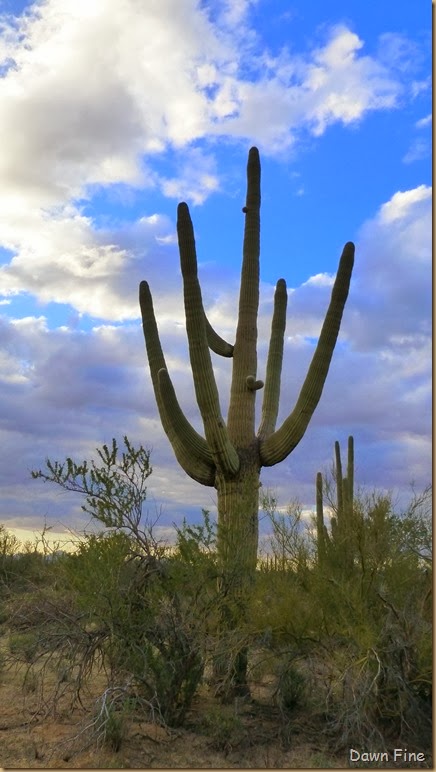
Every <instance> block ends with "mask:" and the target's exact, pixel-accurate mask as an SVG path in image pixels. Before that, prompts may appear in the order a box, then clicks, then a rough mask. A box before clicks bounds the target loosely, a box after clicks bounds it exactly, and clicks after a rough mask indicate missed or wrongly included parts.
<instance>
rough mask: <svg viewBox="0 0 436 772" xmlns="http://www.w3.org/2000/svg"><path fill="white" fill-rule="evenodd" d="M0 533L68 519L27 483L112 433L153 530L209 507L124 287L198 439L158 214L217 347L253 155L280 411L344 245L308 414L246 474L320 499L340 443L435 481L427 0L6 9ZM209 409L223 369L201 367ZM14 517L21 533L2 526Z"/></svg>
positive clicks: (1, 55) (1, 71) (302, 369)
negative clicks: (184, 225)
mask: <svg viewBox="0 0 436 772" xmlns="http://www.w3.org/2000/svg"><path fill="white" fill-rule="evenodd" d="M0 13H1V16H0V75H1V78H0V144H1V147H2V154H1V158H0V199H1V200H0V204H1V207H0V212H1V214H0V356H1V359H2V363H1V369H0V389H1V400H0V416H1V423H0V429H1V437H2V441H1V451H0V452H1V455H2V458H1V460H0V480H1V485H0V522H4V523H5V525H6V526H7V527H9V528H12V529H15V530H16V531H17V533H19V534H20V533H24V530H23V529H30V531H32V530H33V529H36V530H37V529H38V528H40V526H41V524H42V522H43V521H44V518H46V519H47V522H48V523H49V524H51V525H53V528H54V531H56V532H57V533H58V532H59V533H61V532H62V530H63V529H64V528H65V527H67V526H68V527H74V528H79V529H80V527H81V526H82V525H83V523H84V520H83V518H82V516H81V513H80V502H79V501H78V500H77V498H74V497H70V496H68V495H66V494H61V493H60V492H59V491H56V489H50V488H49V486H44V485H42V484H41V483H38V482H35V481H32V480H31V479H30V470H31V469H34V468H39V467H41V466H42V465H43V464H44V459H45V458H46V457H47V456H48V457H50V458H52V459H59V460H62V459H63V458H65V456H66V455H70V456H73V457H74V458H77V459H78V460H81V459H83V458H85V457H86V458H89V457H91V456H92V454H93V451H94V449H95V447H96V446H99V445H101V444H102V443H103V442H108V441H110V439H111V438H112V437H113V436H115V437H117V438H121V437H122V436H123V435H124V434H126V433H127V434H128V436H129V438H130V439H131V440H132V441H133V442H136V443H139V442H142V443H143V444H144V445H145V446H146V447H151V448H152V462H153V466H154V472H153V475H152V477H151V478H150V481H149V482H150V485H149V492H150V508H151V510H154V508H155V507H157V508H160V507H162V511H163V515H162V519H161V526H162V528H165V527H166V525H168V524H171V523H172V522H173V521H179V520H180V519H181V518H182V517H183V516H185V515H186V516H187V517H188V518H191V519H195V518H197V517H198V515H199V513H200V511H201V508H202V507H207V508H209V509H212V511H213V509H214V497H213V494H214V491H213V489H208V488H202V487H201V486H199V485H197V484H196V483H195V482H193V481H192V480H190V478H187V477H186V475H185V474H184V472H183V471H182V470H181V469H179V467H178V465H177V462H176V461H175V459H174V457H173V454H172V450H171V447H170V445H169V442H168V440H167V438H166V436H165V435H164V433H163V431H162V429H161V427H160V424H159V420H158V416H157V410H156V407H155V402H154V396H153V393H152V389H151V383H150V378H149V372H148V365H147V363H146V360H145V352H144V344H143V339H142V331H141V325H140V318H139V307H138V301H137V290H138V284H139V281H140V280H141V279H147V280H148V281H149V283H150V286H151V290H152V293H153V297H154V300H155V309H156V313H157V318H158V324H159V328H160V332H161V338H162V344H163V348H164V351H165V353H166V355H167V361H168V363H169V367H170V369H171V376H172V379H173V382H174V384H175V386H176V390H177V393H178V396H179V399H180V402H181V404H182V406H183V407H184V409H185V411H186V413H187V415H188V417H189V419H190V420H191V421H192V422H193V423H194V424H195V425H196V428H197V429H199V430H200V429H201V424H200V421H199V417H198V411H197V408H196V405H195V398H194V391H193V384H192V379H191V377H190V368H189V364H188V360H187V346H186V338H185V331H184V326H183V321H184V318H183V308H182V298H181V277H180V271H179V263H178V251H177V243H176V239H175V216H176V207H177V203H178V202H179V201H180V200H186V201H187V202H188V204H189V205H190V208H191V213H192V218H193V221H194V227H195V231H196V240H197V252H198V259H199V270H200V278H201V282H202V288H203V297H204V300H205V305H206V306H207V310H208V315H209V317H210V318H211V321H212V322H213V324H214V325H215V326H216V328H217V329H218V331H219V332H221V334H223V335H224V336H225V337H227V338H230V339H231V338H232V337H233V334H234V329H235V317H234V310H235V307H236V303H237V293H238V289H239V271H240V265H241V243H242V228H243V215H242V213H241V208H242V206H243V205H244V202H245V166H246V157H247V152H248V149H249V147H250V146H251V145H257V146H258V147H259V150H260V154H261V163H262V210H261V223H262V224H261V229H262V230H261V305H260V313H259V371H258V376H259V377H263V372H264V368H265V361H266V344H267V340H268V337H269V325H270V318H271V300H272V294H273V288H274V285H275V282H276V281H277V279H278V278H280V277H283V278H285V279H286V281H287V284H288V290H289V304H288V324H287V338H286V345H285V359H284V368H283V381H282V394H281V403H280V414H279V420H280V417H281V418H282V419H283V418H284V417H285V416H286V415H287V414H288V412H289V411H290V410H291V409H292V407H293V404H294V402H295V399H296V397H297V395H298V390H299V387H300V385H301V383H302V381H303V379H304V377H305V373H306V369H307V365H308V362H309V361H310V356H311V353H312V351H313V345H314V342H315V341H316V338H317V336H318V334H319V330H320V327H321V324H322V320H323V317H324V313H325V310H326V307H327V304H328V299H329V294H330V291H331V283H332V280H333V277H334V274H335V271H336V267H337V262H338V259H339V256H340V252H341V249H342V246H343V244H344V243H345V242H346V241H348V240H353V241H355V243H356V264H355V270H354V275H353V280H352V285H351V290H350V296H349V300H348V303H347V307H346V310H345V314H344V319H343V326H342V332H341V337H340V341H339V344H338V346H337V350H336V352H335V355H334V359H333V364H332V366H331V369H330V373H329V377H328V379H327V384H326V387H325V390H324V394H323V397H322V399H321V402H320V405H319V406H318V408H317V411H316V413H315V415H314V417H313V420H312V423H311V424H310V426H309V428H308V430H307V433H306V435H305V437H304V439H303V440H302V441H301V443H300V445H299V446H298V447H297V448H296V450H295V451H294V452H293V453H292V454H291V456H289V457H288V459H287V460H286V461H285V462H283V463H282V464H281V465H279V466H277V467H273V468H271V469H268V470H265V473H264V474H263V477H262V480H263V484H264V485H265V486H266V487H272V488H274V489H275V491H276V494H277V496H278V498H279V501H280V503H281V504H283V505H285V504H286V502H287V501H289V500H291V499H294V498H295V497H298V498H299V499H300V500H301V502H302V504H303V506H304V507H307V508H311V507H312V506H313V504H314V480H315V475H316V472H317V471H318V470H325V469H326V468H328V467H329V466H330V463H331V458H332V452H333V443H334V441H335V440H336V439H339V440H340V441H341V442H342V443H343V446H344V447H345V444H346V438H347V436H348V435H349V434H353V435H354V436H355V443H356V464H357V471H356V479H357V480H358V481H359V482H360V483H361V484H362V485H365V486H367V487H369V488H371V487H373V486H375V487H377V488H381V489H383V490H390V491H392V492H393V493H394V496H395V497H397V499H398V500H399V501H405V500H407V496H408V491H409V485H410V483H411V482H412V481H414V482H415V484H416V486H417V488H418V489H419V488H422V487H424V486H425V485H426V484H427V483H428V481H429V479H430V463H431V460H430V453H431V429H430V410H431V408H430V404H431V392H430V379H431V374H430V373H431V365H430V357H431V348H430V334H431V329H430V326H431V325H430V313H431V267H430V266H431V262H430V261H431V235H430V234H431V225H430V223H431V188H430V185H431V158H430V154H431V91H430V72H431V70H430V67H431V65H430V51H431V37H430V36H431V6H430V3H424V2H422V0H420V1H419V2H416V3H410V2H405V1H404V0H403V2H399V3H396V4H395V5H394V4H392V3H391V2H388V1H387V0H383V2H379V3H377V4H369V3H361V2H354V1H350V0H347V1H345V0H335V1H334V2H331V1H330V2H328V3H326V2H321V1H320V2H310V3H308V2H304V1H303V0H296V2H289V0H288V1H287V2H283V1H282V0H210V2H200V1H199V0H184V1H183V3H182V2H180V0H158V1H157V0H156V2H154V1H153V2H152V1H150V2H148V3H143V2H140V0H124V2H120V1H119V0H104V1H103V0H93V2H92V3H89V2H88V1H87V2H85V0H45V1H44V2H42V1H41V2H36V3H34V4H30V3H25V2H22V1H21V2H16V1H15V0H3V2H0ZM214 366H215V372H216V378H217V383H218V387H219V392H220V397H221V407H222V410H223V412H224V414H225V412H226V406H227V395H228V388H229V383H230V367H229V361H227V360H226V361H223V360H221V361H220V360H218V359H216V360H215V359H214ZM20 529H21V530H20Z"/></svg>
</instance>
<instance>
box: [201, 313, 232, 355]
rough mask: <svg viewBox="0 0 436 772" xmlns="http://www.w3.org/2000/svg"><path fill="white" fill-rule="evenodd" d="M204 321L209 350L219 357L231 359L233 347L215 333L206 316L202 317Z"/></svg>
mask: <svg viewBox="0 0 436 772" xmlns="http://www.w3.org/2000/svg"><path fill="white" fill-rule="evenodd" d="M204 321H205V322H206V336H207V342H208V344H209V348H210V349H212V351H213V352H214V353H215V354H218V355H219V356H222V357H232V356H233V350H234V346H232V344H231V343H227V341H226V340H224V338H222V337H221V336H220V335H218V333H217V332H215V330H214V329H213V327H212V325H211V323H210V322H209V319H208V318H207V316H206V314H205V315H204Z"/></svg>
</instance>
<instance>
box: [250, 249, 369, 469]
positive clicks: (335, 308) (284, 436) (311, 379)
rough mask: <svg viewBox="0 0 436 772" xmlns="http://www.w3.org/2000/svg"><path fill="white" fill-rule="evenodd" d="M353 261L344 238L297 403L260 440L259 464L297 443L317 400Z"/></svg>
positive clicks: (278, 456) (276, 459)
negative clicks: (318, 333)
mask: <svg viewBox="0 0 436 772" xmlns="http://www.w3.org/2000/svg"><path fill="white" fill-rule="evenodd" d="M353 264H354V244H353V243H352V242H348V243H347V244H345V247H344V249H343V252H342V256H341V259H340V262H339V268H338V272H337V275H336V280H335V283H334V285H333V290H332V295H331V299H330V305H329V308H328V311H327V314H326V317H325V320H324V324H323V326H322V329H321V334H320V336H319V340H318V345H317V347H316V349H315V353H314V355H313V358H312V362H311V363H310V367H309V370H308V373H307V376H306V379H305V381H304V383H303V386H302V388H301V391H300V395H299V397H298V400H297V403H296V405H295V407H294V409H293V411H292V413H291V414H290V415H289V416H288V417H287V418H286V419H285V421H284V422H283V424H282V425H281V427H280V428H279V429H278V430H277V431H275V432H274V433H273V434H271V435H270V436H269V437H267V439H266V440H265V441H264V442H261V443H260V459H261V463H262V465H263V466H273V465H274V464H278V463H279V462H280V461H283V459H284V458H286V457H287V456H288V455H289V453H291V451H292V450H293V449H294V448H295V447H296V445H298V443H299V442H300V440H301V438H302V437H303V435H304V432H305V431H306V428H307V425H308V423H309V421H310V419H311V417H312V415H313V412H314V410H315V408H316V406H317V404H318V402H319V400H320V397H321V394H322V390H323V387H324V383H325V379H326V377H327V373H328V370H329V367H330V362H331V359H332V355H333V351H334V348H335V345H336V340H337V337H338V334H339V328H340V325H341V319H342V314H343V310H344V306H345V302H346V300H347V297H348V290H349V287H350V280H351V273H352V270H353Z"/></svg>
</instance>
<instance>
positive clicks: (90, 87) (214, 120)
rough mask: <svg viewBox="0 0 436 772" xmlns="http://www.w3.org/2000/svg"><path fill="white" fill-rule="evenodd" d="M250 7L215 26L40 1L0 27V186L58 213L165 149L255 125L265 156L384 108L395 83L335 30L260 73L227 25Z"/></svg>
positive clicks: (257, 61)
mask: <svg viewBox="0 0 436 772" xmlns="http://www.w3.org/2000/svg"><path fill="white" fill-rule="evenodd" d="M250 5H251V4H250V3H248V2H240V3H238V4H235V3H230V4H224V5H223V12H222V14H221V15H219V16H218V19H217V20H216V21H214V20H212V18H211V17H209V16H208V13H207V7H202V6H201V5H200V4H199V3H198V2H196V0H189V2H185V3H183V7H182V5H181V4H180V3H179V2H177V0H161V2H159V3H148V4H147V5H146V6H145V7H144V5H143V4H142V3H140V2H138V0H127V1H126V2H125V3H122V4H120V3H118V2H116V1H115V0H110V1H109V3H108V2H107V0H106V2H104V3H102V2H98V0H97V1H96V2H94V3H92V4H90V3H84V2H72V0H45V1H44V2H40V3H35V4H34V5H33V6H31V8H30V10H29V11H28V13H27V14H25V15H24V16H22V17H20V18H19V19H18V20H14V22H13V23H12V22H11V21H9V22H8V17H3V22H2V24H3V31H4V38H3V46H2V49H3V50H2V52H1V53H2V58H3V62H4V68H5V74H4V76H3V78H2V79H1V84H0V95H1V105H2V107H1V112H0V140H1V144H2V146H3V147H7V148H8V152H7V153H4V154H2V159H1V164H0V178H1V180H2V183H3V185H2V187H3V186H4V185H6V187H7V189H8V191H9V194H10V195H14V196H18V197H20V196H21V195H23V191H25V194H26V196H29V197H30V198H31V200H33V201H34V202H35V203H38V204H39V205H41V206H48V205H53V204H55V203H56V204H59V203H62V202H65V200H68V199H70V198H72V197H75V196H78V195H80V194H81V193H83V191H84V190H85V189H86V187H87V186H89V185H92V184H93V183H99V184H105V185H108V184H111V183H113V182H116V181H123V182H127V183H129V184H131V185H142V184H145V183H146V177H147V174H146V173H145V172H144V169H143V168H142V165H141V158H142V157H143V156H144V155H146V156H149V157H151V158H152V157H153V155H155V154H156V153H160V152H162V151H163V150H165V148H167V147H168V146H175V147H181V146H184V145H186V144H188V143H190V142H192V141H195V140H197V139H199V138H204V137H207V136H208V135H209V136H210V135H221V136H223V135H224V136H225V135H230V136H235V137H244V138H249V139H252V138H253V122H252V120H251V119H252V116H253V115H255V116H256V121H255V124H254V125H255V126H256V139H257V140H258V141H259V142H261V143H262V144H263V150H264V151H265V152H268V150H274V149H276V148H277V147H279V146H280V145H281V146H282V147H283V144H288V145H289V144H292V142H293V141H294V134H295V132H296V130H297V126H303V127H304V126H306V127H309V128H310V129H311V130H313V131H314V132H315V133H317V134H320V133H322V132H323V131H324V130H325V129H326V128H327V126H328V125H330V124H331V123H334V122H336V121H341V122H343V123H349V122H351V121H354V120H357V119H358V118H360V117H362V116H363V114H364V113H365V112H367V111H368V110H372V109H380V108H386V107H393V106H394V105H395V104H396V101H397V98H398V96H399V94H400V93H402V91H403V86H402V84H401V81H400V79H399V78H398V77H396V76H395V73H392V72H391V69H390V66H389V63H384V64H383V63H381V62H380V61H378V60H377V59H376V58H374V57H371V56H369V55H364V54H362V52H361V50H362V49H363V45H364V44H363V41H362V40H360V39H359V37H358V36H357V35H356V34H355V33H353V32H351V31H350V30H349V29H348V28H346V27H344V26H341V27H336V28H334V29H333V30H332V31H331V32H330V36H329V38H328V40H327V41H326V42H325V43H324V44H323V45H320V46H319V47H318V48H316V49H314V50H312V51H308V52H307V53H306V54H305V55H300V56H298V57H297V56H291V55H290V53H289V52H287V51H286V50H283V51H282V52H281V53H280V54H279V55H277V56H276V57H274V56H269V59H268V61H269V66H268V69H267V72H266V73H265V70H264V67H263V61H262V57H263V58H264V57H265V55H266V54H265V53H264V52H262V47H261V41H259V40H257V39H256V38H255V37H254V38H253V40H254V41H255V42H253V40H251V42H250V43H249V44H247V42H246V41H247V38H250V35H248V34H247V26H246V25H247V22H246V24H245V25H241V26H238V25H237V24H234V23H232V24H231V25H230V23H229V19H230V16H231V17H232V19H233V17H235V15H236V16H237V17H238V19H240V18H242V17H245V16H246V14H247V9H248V8H249V7H250ZM247 73H248V74H247ZM260 105H262V109H261V110H259V106H260ZM23 126H27V127H29V126H31V127H32V130H31V131H25V132H23V130H22V127H23ZM152 176H153V175H152ZM163 187H164V189H165V183H164V185H163ZM167 189H168V183H167ZM210 189H211V186H210V180H209V179H208V178H206V179H205V191H206V193H207V192H208V191H209V192H210ZM212 189H214V186H212ZM169 190H170V195H172V188H171V186H170V189H169Z"/></svg>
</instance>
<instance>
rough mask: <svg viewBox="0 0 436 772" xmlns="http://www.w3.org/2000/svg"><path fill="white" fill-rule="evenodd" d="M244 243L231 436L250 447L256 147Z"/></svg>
mask: <svg viewBox="0 0 436 772" xmlns="http://www.w3.org/2000/svg"><path fill="white" fill-rule="evenodd" d="M243 212H244V213H245V228H244V244H243V258H242V270H241V288H240V292H239V314H238V324H237V328H236V338H235V349H234V352H233V372H232V385H231V389H230V404H229V411H228V419H227V426H228V431H229V437H230V438H231V440H232V442H233V443H234V444H235V445H236V446H237V447H241V446H247V445H249V444H250V443H251V442H252V441H253V439H254V436H255V435H254V420H255V400H256V390H255V389H252V388H250V387H249V386H248V388H247V377H248V376H251V377H252V378H254V379H256V370H257V349H256V346H257V313H258V308H259V254H260V160H259V151H258V149H257V148H256V147H252V148H251V149H250V151H249V154H248V163H247V196H246V205H245V206H244V208H243Z"/></svg>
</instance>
